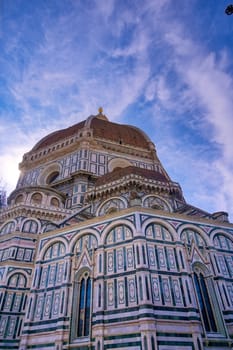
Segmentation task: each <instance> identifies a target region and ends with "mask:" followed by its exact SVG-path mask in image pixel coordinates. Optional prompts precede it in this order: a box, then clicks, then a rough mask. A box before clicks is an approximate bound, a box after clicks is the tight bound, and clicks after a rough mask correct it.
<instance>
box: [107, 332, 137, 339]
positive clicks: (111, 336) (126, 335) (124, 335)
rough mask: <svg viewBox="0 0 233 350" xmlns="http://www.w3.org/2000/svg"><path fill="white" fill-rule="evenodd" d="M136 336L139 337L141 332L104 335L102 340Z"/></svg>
mask: <svg viewBox="0 0 233 350" xmlns="http://www.w3.org/2000/svg"><path fill="white" fill-rule="evenodd" d="M137 337H139V338H141V333H133V334H132V333H130V334H120V335H110V336H105V337H104V340H115V339H128V338H137Z"/></svg>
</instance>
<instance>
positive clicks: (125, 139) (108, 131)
mask: <svg viewBox="0 0 233 350" xmlns="http://www.w3.org/2000/svg"><path fill="white" fill-rule="evenodd" d="M87 130H89V131H91V133H89V134H87V133H86V134H85V131H87ZM82 131H84V133H82ZM77 135H79V136H80V137H81V136H83V135H88V136H91V137H93V138H94V139H102V140H106V141H110V142H113V143H117V144H122V145H128V146H131V147H136V148H141V149H144V150H151V149H154V145H153V143H152V141H151V140H150V139H149V138H148V136H147V135H146V134H145V133H144V132H143V131H142V130H140V129H138V128H136V127H134V126H130V125H123V124H117V123H113V122H110V121H109V120H108V119H107V117H106V116H105V115H103V114H102V110H101V109H100V111H99V114H97V115H94V116H93V115H92V116H90V117H88V118H87V119H86V120H84V121H81V122H79V123H77V124H75V125H72V126H71V127H68V128H66V129H62V130H58V131H55V132H53V133H51V134H49V135H47V136H45V137H44V138H42V139H41V140H40V141H39V142H38V143H37V144H36V145H35V146H34V147H33V149H32V151H33V152H35V151H38V150H40V149H42V148H46V147H48V146H51V145H53V144H55V143H58V142H61V141H63V140H65V139H67V138H70V137H72V136H77Z"/></svg>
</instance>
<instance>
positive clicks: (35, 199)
mask: <svg viewBox="0 0 233 350" xmlns="http://www.w3.org/2000/svg"><path fill="white" fill-rule="evenodd" d="M41 202H42V194H41V193H39V192H37V193H33V195H32V197H31V203H32V204H41Z"/></svg>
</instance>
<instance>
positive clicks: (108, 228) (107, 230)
mask: <svg viewBox="0 0 233 350" xmlns="http://www.w3.org/2000/svg"><path fill="white" fill-rule="evenodd" d="M118 226H126V227H127V228H129V229H130V230H131V232H132V238H133V237H134V236H135V232H136V227H135V226H134V224H133V223H132V222H131V221H129V220H116V221H114V222H112V223H111V224H109V225H107V226H106V227H105V228H104V229H103V232H102V234H101V238H100V244H101V245H102V244H103V245H105V242H106V239H107V236H108V234H109V233H110V231H111V230H113V229H114V228H116V227H118Z"/></svg>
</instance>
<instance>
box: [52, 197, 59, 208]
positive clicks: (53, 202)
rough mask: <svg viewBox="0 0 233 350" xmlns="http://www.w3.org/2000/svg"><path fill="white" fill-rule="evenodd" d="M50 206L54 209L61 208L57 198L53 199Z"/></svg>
mask: <svg viewBox="0 0 233 350" xmlns="http://www.w3.org/2000/svg"><path fill="white" fill-rule="evenodd" d="M50 204H51V206H52V207H56V208H59V200H58V199H57V198H55V197H53V198H51V201H50Z"/></svg>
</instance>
